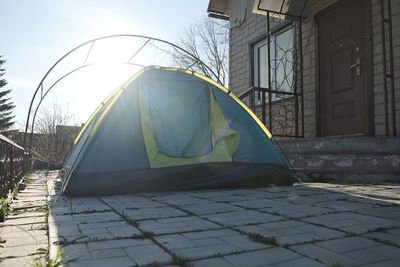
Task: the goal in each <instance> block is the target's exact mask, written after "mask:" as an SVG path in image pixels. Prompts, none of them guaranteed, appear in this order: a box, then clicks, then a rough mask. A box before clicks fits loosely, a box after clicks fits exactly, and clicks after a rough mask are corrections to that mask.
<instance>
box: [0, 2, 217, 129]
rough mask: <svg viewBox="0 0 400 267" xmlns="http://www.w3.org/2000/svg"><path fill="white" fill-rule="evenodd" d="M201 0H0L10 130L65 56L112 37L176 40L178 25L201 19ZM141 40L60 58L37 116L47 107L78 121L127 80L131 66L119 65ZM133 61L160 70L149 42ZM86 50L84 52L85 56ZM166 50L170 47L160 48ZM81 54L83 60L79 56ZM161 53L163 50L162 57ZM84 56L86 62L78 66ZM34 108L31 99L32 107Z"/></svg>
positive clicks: (112, 42) (110, 42)
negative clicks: (11, 113) (12, 116)
mask: <svg viewBox="0 0 400 267" xmlns="http://www.w3.org/2000/svg"><path fill="white" fill-rule="evenodd" d="M208 2H209V1H208V0H191V1H188V0H168V1H167V0H113V1H111V0H0V10H1V20H0V21H1V33H0V55H3V56H4V57H3V59H5V60H7V62H6V63H5V64H4V65H3V68H5V69H6V73H5V76H4V78H5V79H6V80H7V81H8V85H7V87H6V89H12V93H11V97H12V100H13V102H14V104H15V105H16V108H15V109H14V114H15V115H16V118H15V120H16V122H17V123H16V125H15V127H14V128H18V129H22V128H23V127H24V125H25V121H26V116H27V112H28V108H29V104H30V101H31V98H32V96H33V93H34V91H35V89H36V88H37V87H38V85H39V83H40V81H41V79H42V78H43V76H44V75H45V74H46V72H47V71H48V70H49V68H50V67H51V66H52V65H53V64H54V63H55V62H56V61H57V60H58V59H59V58H61V57H62V56H63V55H64V54H65V53H67V52H68V51H70V50H72V49H73V48H75V47H76V46H78V45H80V44H82V43H84V42H86V41H89V40H91V39H94V38H98V37H102V36H108V35H114V34H135V35H145V36H150V37H154V38H159V39H163V40H166V41H169V42H172V43H177V42H178V41H179V39H180V38H182V37H183V36H184V33H185V28H187V27H189V26H190V25H193V24H196V23H199V21H201V19H203V18H204V17H206V16H207V6H208ZM145 41H146V39H143V38H128V37H126V38H111V39H106V40H103V41H98V42H96V43H95V45H93V47H92V49H90V44H89V45H86V46H84V47H82V48H80V49H78V50H77V51H75V52H74V53H72V54H71V55H70V56H68V57H67V58H65V60H63V61H61V62H60V64H58V65H57V66H56V68H54V70H53V71H52V72H51V73H50V75H49V76H48V77H47V78H46V80H45V83H44V89H47V88H49V87H50V86H51V85H53V84H54V83H55V82H56V81H57V80H58V79H59V78H61V77H62V76H63V75H65V74H66V73H68V72H69V71H72V70H73V69H75V68H78V67H80V66H82V65H83V62H86V63H96V64H95V65H93V66H88V67H85V68H83V69H81V70H78V71H76V72H73V73H72V74H71V75H68V76H67V77H66V78H64V79H62V80H60V82H58V83H56V84H55V85H54V87H53V89H52V90H51V91H50V92H49V94H48V95H47V96H46V98H45V100H44V101H43V103H42V107H43V108H42V109H40V110H39V113H38V114H39V116H40V114H43V113H46V111H47V110H51V109H52V107H53V105H57V106H59V107H60V108H62V109H63V110H64V111H65V112H66V113H70V114H72V115H73V116H74V119H73V123H82V122H85V121H86V119H87V118H88V117H89V116H90V114H91V113H92V112H93V111H94V109H95V108H96V107H97V106H98V105H99V104H100V102H101V101H102V100H103V99H104V98H105V97H106V96H107V95H108V94H109V93H111V92H112V91H113V90H114V89H115V88H116V87H117V86H119V85H120V84H121V83H123V82H124V81H125V80H127V79H129V77H130V76H132V75H133V74H134V73H135V72H136V71H137V70H138V67H137V66H132V65H121V64H119V63H120V62H121V61H123V60H124V59H125V60H126V58H129V57H130V56H131V55H132V52H135V51H136V50H137V49H138V48H140V47H141V46H142V45H143V44H144V42H145ZM153 43H154V45H153V48H151V47H152V46H149V45H148V46H146V49H144V50H143V51H142V52H141V53H140V54H138V55H137V56H136V57H135V59H134V63H138V62H140V64H143V65H153V64H158V65H168V64H169V63H168V59H166V57H165V55H163V51H162V50H161V49H158V48H156V47H161V48H162V49H164V50H168V49H170V47H169V46H166V45H164V44H162V43H158V42H152V44H153ZM89 50H90V53H89ZM168 51H170V50H168ZM88 53H89V56H87V55H88ZM164 54H165V53H164ZM86 57H87V59H86ZM85 59H86V61H85ZM35 103H37V102H35Z"/></svg>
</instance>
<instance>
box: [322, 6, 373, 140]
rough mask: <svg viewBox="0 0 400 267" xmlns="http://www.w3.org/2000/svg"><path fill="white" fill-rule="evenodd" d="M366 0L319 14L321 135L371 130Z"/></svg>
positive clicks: (363, 132) (351, 133)
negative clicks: (368, 105) (368, 108)
mask: <svg viewBox="0 0 400 267" xmlns="http://www.w3.org/2000/svg"><path fill="white" fill-rule="evenodd" d="M365 2H366V1H364V0H351V1H347V0H345V1H340V2H339V3H337V4H335V5H333V6H332V7H328V8H327V10H325V11H322V12H321V13H320V14H318V15H317V17H316V19H317V23H318V44H319V47H318V51H319V53H318V54H319V93H320V99H319V100H320V103H319V107H320V108H319V111H320V125H321V135H322V136H333V135H354V134H368V118H367V114H368V112H367V86H366V85H367V84H366V81H367V67H366V65H367V64H366V56H365V55H366V54H367V53H366V48H367V46H366V45H365V44H366V25H365V24H366V23H365V16H364V13H365V8H366V7H365Z"/></svg>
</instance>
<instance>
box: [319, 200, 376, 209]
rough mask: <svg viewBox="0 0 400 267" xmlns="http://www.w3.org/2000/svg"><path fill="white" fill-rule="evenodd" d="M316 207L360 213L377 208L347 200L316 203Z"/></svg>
mask: <svg viewBox="0 0 400 267" xmlns="http://www.w3.org/2000/svg"><path fill="white" fill-rule="evenodd" d="M314 205H315V206H317V207H322V208H329V209H333V210H335V211H359V210H363V209H370V208H373V207H376V206H374V205H371V204H366V203H358V202H350V201H345V200H334V201H326V202H319V203H315V204H314Z"/></svg>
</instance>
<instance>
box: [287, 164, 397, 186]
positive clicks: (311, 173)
mask: <svg viewBox="0 0 400 267" xmlns="http://www.w3.org/2000/svg"><path fill="white" fill-rule="evenodd" d="M293 171H294V173H295V174H296V175H297V176H298V177H299V178H300V179H301V181H303V182H335V183H336V182H339V183H359V184H384V183H396V184H398V183H400V171H398V170H374V169H345V170H344V169H337V168H336V169H309V168H293Z"/></svg>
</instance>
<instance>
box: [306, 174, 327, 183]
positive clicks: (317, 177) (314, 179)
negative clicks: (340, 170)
mask: <svg viewBox="0 0 400 267" xmlns="http://www.w3.org/2000/svg"><path fill="white" fill-rule="evenodd" d="M305 175H306V177H307V182H310V183H327V182H328V179H327V178H326V177H325V174H312V173H305Z"/></svg>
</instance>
